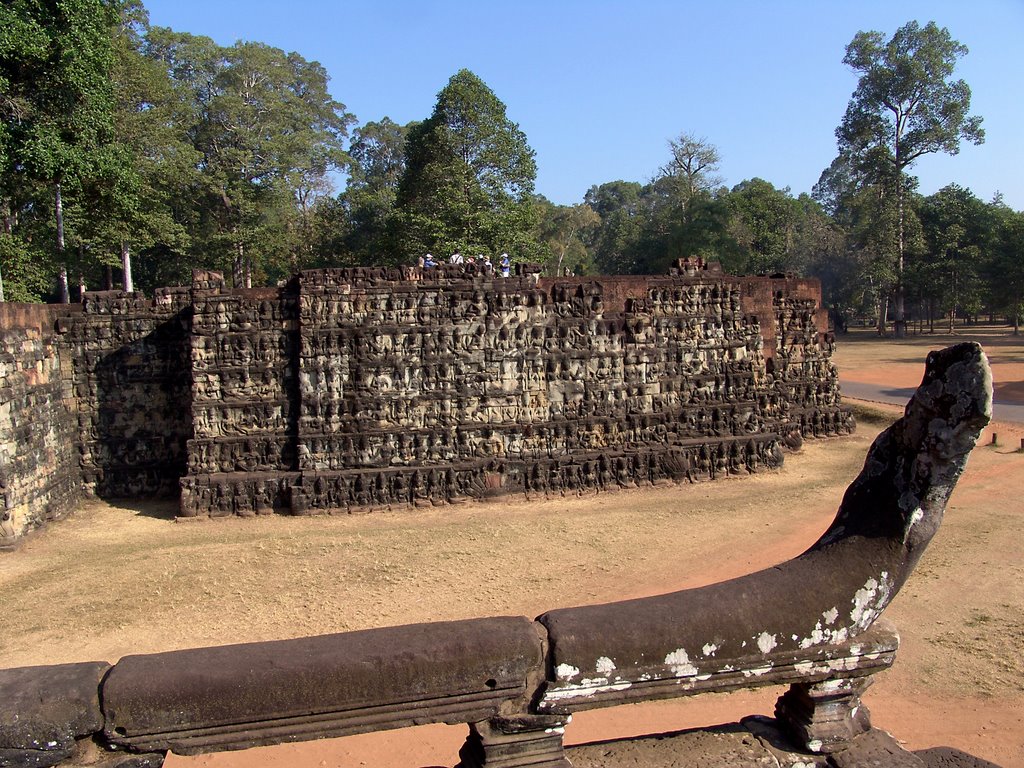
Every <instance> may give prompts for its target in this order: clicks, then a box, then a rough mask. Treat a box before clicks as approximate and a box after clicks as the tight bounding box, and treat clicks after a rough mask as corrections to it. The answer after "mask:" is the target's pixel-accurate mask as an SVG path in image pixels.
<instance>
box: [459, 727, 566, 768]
mask: <svg viewBox="0 0 1024 768" xmlns="http://www.w3.org/2000/svg"><path fill="white" fill-rule="evenodd" d="M569 719H570V718H569V717H568V716H560V715H529V716H523V717H516V718H494V719H492V720H484V721H483V722H479V723H471V724H470V726H469V736H468V737H467V738H466V743H465V744H464V745H463V747H462V749H461V750H459V757H460V758H461V762H460V763H459V768H485V767H486V768H526V766H529V768H572V763H570V762H569V761H568V760H567V759H566V757H565V749H564V747H563V746H562V736H563V735H564V733H565V724H566V723H567V722H568V721H569Z"/></svg>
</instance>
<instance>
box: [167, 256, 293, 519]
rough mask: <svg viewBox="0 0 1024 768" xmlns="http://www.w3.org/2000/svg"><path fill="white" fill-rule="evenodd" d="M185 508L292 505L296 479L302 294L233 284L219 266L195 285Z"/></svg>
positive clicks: (244, 509) (247, 509)
mask: <svg viewBox="0 0 1024 768" xmlns="http://www.w3.org/2000/svg"><path fill="white" fill-rule="evenodd" d="M192 301H193V315H192V326H191V336H190V339H189V343H190V345H191V356H190V364H191V368H192V401H191V408H190V409H188V410H187V413H188V417H189V419H190V420H191V424H192V431H193V437H192V439H191V440H189V441H188V476H187V477H186V478H184V479H183V480H182V482H181V493H182V496H181V510H182V514H184V515H190V514H195V513H196V512H197V511H202V512H203V513H209V514H212V515H231V514H237V515H243V516H245V515H253V514H264V513H269V512H271V511H273V509H274V508H281V507H286V506H288V505H289V503H290V502H289V489H290V487H291V485H292V484H293V483H294V481H295V478H296V477H297V475H296V473H295V468H296V466H295V465H296V444H295V439H296V425H297V417H298V389H297V378H296V367H297V363H298V302H297V296H296V293H295V283H294V282H293V283H292V284H290V285H289V286H288V287H286V288H284V289H249V290H228V289H227V288H226V287H225V284H224V280H223V278H222V277H221V276H220V274H219V273H207V272H197V273H196V275H195V279H194V282H193V287H192Z"/></svg>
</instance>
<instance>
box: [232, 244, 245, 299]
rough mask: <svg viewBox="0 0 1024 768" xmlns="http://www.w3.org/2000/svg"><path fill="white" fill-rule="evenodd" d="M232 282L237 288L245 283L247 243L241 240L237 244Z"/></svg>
mask: <svg viewBox="0 0 1024 768" xmlns="http://www.w3.org/2000/svg"><path fill="white" fill-rule="evenodd" d="M231 282H232V285H233V286H234V287H235V288H242V287H243V286H244V285H245V245H244V244H243V243H241V242H239V243H236V245H235V263H234V267H233V269H232V270H231Z"/></svg>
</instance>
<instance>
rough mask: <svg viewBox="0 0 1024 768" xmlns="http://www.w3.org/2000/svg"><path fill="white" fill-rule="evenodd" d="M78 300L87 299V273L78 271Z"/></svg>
mask: <svg viewBox="0 0 1024 768" xmlns="http://www.w3.org/2000/svg"><path fill="white" fill-rule="evenodd" d="M78 300H79V301H85V275H83V274H82V273H81V272H79V273H78Z"/></svg>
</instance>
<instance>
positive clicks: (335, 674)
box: [0, 344, 991, 768]
mask: <svg viewBox="0 0 1024 768" xmlns="http://www.w3.org/2000/svg"><path fill="white" fill-rule="evenodd" d="M990 413H991V379H990V374H989V370H988V364H987V361H986V359H985V355H984V353H983V352H982V350H981V348H980V347H979V346H978V345H976V344H961V345H958V346H956V347H950V348H949V349H946V350H942V351H940V352H933V353H932V354H931V355H929V357H928V362H927V370H926V373H925V377H924V381H923V382H922V384H921V386H920V387H919V388H918V390H917V393H916V394H915V396H914V398H913V399H912V400H911V402H910V404H909V405H908V406H907V410H906V414H905V416H904V417H903V418H902V419H900V420H899V421H898V422H896V423H895V424H894V425H893V426H891V427H890V428H889V429H887V430H886V431H885V432H883V433H882V434H881V435H880V436H879V437H878V438H877V439H876V441H875V443H874V444H873V445H872V447H871V449H870V451H869V453H868V457H867V460H866V462H865V465H864V469H863V470H862V472H861V474H860V476H859V477H858V478H857V479H856V480H855V481H854V482H853V484H852V485H851V486H850V487H849V489H848V490H847V492H846V495H845V497H844V500H843V504H842V506H841V508H840V510H839V513H838V514H837V516H836V518H835V521H834V522H833V523H832V525H831V526H830V527H829V529H828V530H827V531H826V533H825V534H824V535H823V536H822V537H821V538H820V539H819V540H818V542H816V543H815V544H814V545H813V546H812V547H810V548H809V549H808V550H807V551H806V552H804V553H803V554H802V555H800V556H798V557H796V558H794V559H793V560H790V561H788V562H786V563H783V564H781V565H778V566H776V567H774V568H769V569H766V570H764V571H760V572H758V573H754V574H750V575H748V576H744V577H741V578H738V579H733V580H731V581H726V582H722V583H720V584H714V585H711V586H707V587H702V588H698V589H691V590H685V591H682V592H676V593H673V594H668V595H661V596H658V597H653V598H646V599H641V600H630V601H625V602H619V603H609V604H607V605H599V606H588V607H581V608H568V609H561V610H554V611H549V612H547V613H545V614H543V615H542V616H540V617H539V618H538V619H537V621H536V622H531V621H529V620H528V619H526V618H524V617H500V618H489V619H474V620H469V621H460V622H444V623H437V624H421V625H411V626H407V627H390V628H386V629H380V630H367V631H363V632H351V633H345V634H340V635H327V636H321V637H310V638H302V639H298V640H288V641H278V642H271V643H253V644H245V645H236V646H223V647H218V648H206V649H193V650H186V651H175V652H169V653H161V654H151V655H146V656H129V657H126V658H124V659H122V660H121V661H120V662H118V663H117V664H116V665H114V666H113V667H112V668H108V666H107V665H106V664H102V663H86V664H78V665H61V666H57V667H35V668H22V669H13V670H3V671H0V765H13V766H22V765H24V766H29V765H31V766H46V765H56V764H58V763H60V762H61V761H62V760H63V759H64V758H66V757H67V756H69V755H70V754H71V753H72V752H73V751H74V748H75V743H76V740H80V741H82V740H89V739H93V740H95V741H98V742H100V743H101V744H103V745H105V746H107V747H110V748H114V749H125V750H130V751H134V752H150V753H155V754H154V755H153V757H152V758H146V759H147V760H149V762H146V763H145V764H146V765H156V764H158V761H159V759H160V758H159V754H160V753H162V752H163V751H165V750H168V749H173V750H174V751H176V752H183V753H193V752H208V751H218V750H223V749H241V748H245V747H250V746H256V745H259V744H273V743H279V742H284V741H299V740H306V739H312V738H321V737H326V736H337V735H344V734H349V733H358V732H361V731H367V730H381V729H385V728H397V727H403V726H408V725H413V724H420V723H426V722H445V723H457V722H468V723H469V724H470V736H469V738H468V739H467V742H466V745H465V747H464V748H463V750H462V753H461V757H462V766H464V768H473V767H474V766H485V765H486V766H513V767H514V766H533V767H534V768H537V767H541V768H544V767H546V768H556V767H557V768H565V767H566V766H568V765H569V763H568V761H567V760H566V758H565V756H564V752H563V749H562V733H563V727H564V725H565V723H566V722H567V721H568V719H569V715H570V713H571V712H573V711H576V710H581V709H587V708H591V707H598V706H609V705H613V704H618V703H622V702H625V701H636V700H642V699H651V698H661V697H666V696H682V695H687V694H691V693H698V692H705V691H722V690H730V689H733V688H740V687H753V686H760V685H768V684H774V685H777V684H780V683H788V684H790V685H791V687H790V689H789V691H788V692H787V693H786V694H785V695H783V696H782V697H781V698H780V700H779V703H778V705H777V709H776V714H777V716H778V717H779V719H780V720H781V721H782V722H783V723H784V724H785V725H787V726H788V727H789V729H790V730H791V732H792V733H793V734H794V735H795V736H796V737H797V738H798V740H799V741H800V742H801V743H802V744H803V746H804V747H805V748H807V749H808V750H810V751H812V752H832V751H837V750H842V749H843V748H845V747H846V746H848V745H849V744H850V742H851V740H852V739H854V737H855V736H856V735H858V734H859V733H860V732H862V731H864V730H866V729H867V728H869V721H868V718H867V713H866V710H865V709H864V708H863V707H862V706H861V705H860V694H861V693H862V692H863V690H864V689H865V688H866V687H867V685H868V684H869V683H870V676H871V674H873V673H874V672H876V671H879V670H881V669H884V668H886V667H888V666H889V665H891V664H892V661H893V659H894V656H895V653H896V649H897V646H898V636H897V635H896V632H895V630H894V629H893V627H892V626H891V625H890V624H889V623H888V622H885V621H878V620H877V619H878V617H879V614H880V613H881V612H882V610H883V609H884V608H885V606H886V605H887V604H888V603H889V601H890V600H891V599H892V597H893V596H894V595H895V594H896V592H897V591H898V590H899V588H900V587H901V586H902V584H903V583H904V581H905V580H906V579H907V577H908V576H909V574H910V571H911V570H912V568H913V566H914V564H915V563H916V562H917V560H918V558H919V557H920V555H921V552H922V551H923V549H924V547H925V546H926V545H927V544H928V541H929V540H930V539H931V537H932V536H933V535H934V533H935V531H936V530H937V528H938V525H939V523H940V521H941V517H942V514H943V510H944V508H945V504H946V501H947V499H948V498H949V494H950V493H951V492H952V490H953V488H954V486H955V484H956V480H957V478H958V477H959V474H960V472H961V471H962V470H963V467H964V465H965V462H966V459H967V455H968V453H969V452H970V450H971V448H972V447H973V445H974V443H975V441H976V440H977V438H978V435H979V434H980V432H981V430H982V429H983V428H984V426H985V425H986V424H987V422H988V420H989V417H990ZM122 759H123V755H122ZM132 759H133V760H135V761H136V762H135V763H134V765H141V764H142V763H139V762H138V760H139V758H138V757H136V758H132ZM112 760H113V762H109V763H108V764H109V765H118V763H117V761H116V760H117V759H116V758H112ZM153 761H156V762H153ZM126 765H127V764H126Z"/></svg>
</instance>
